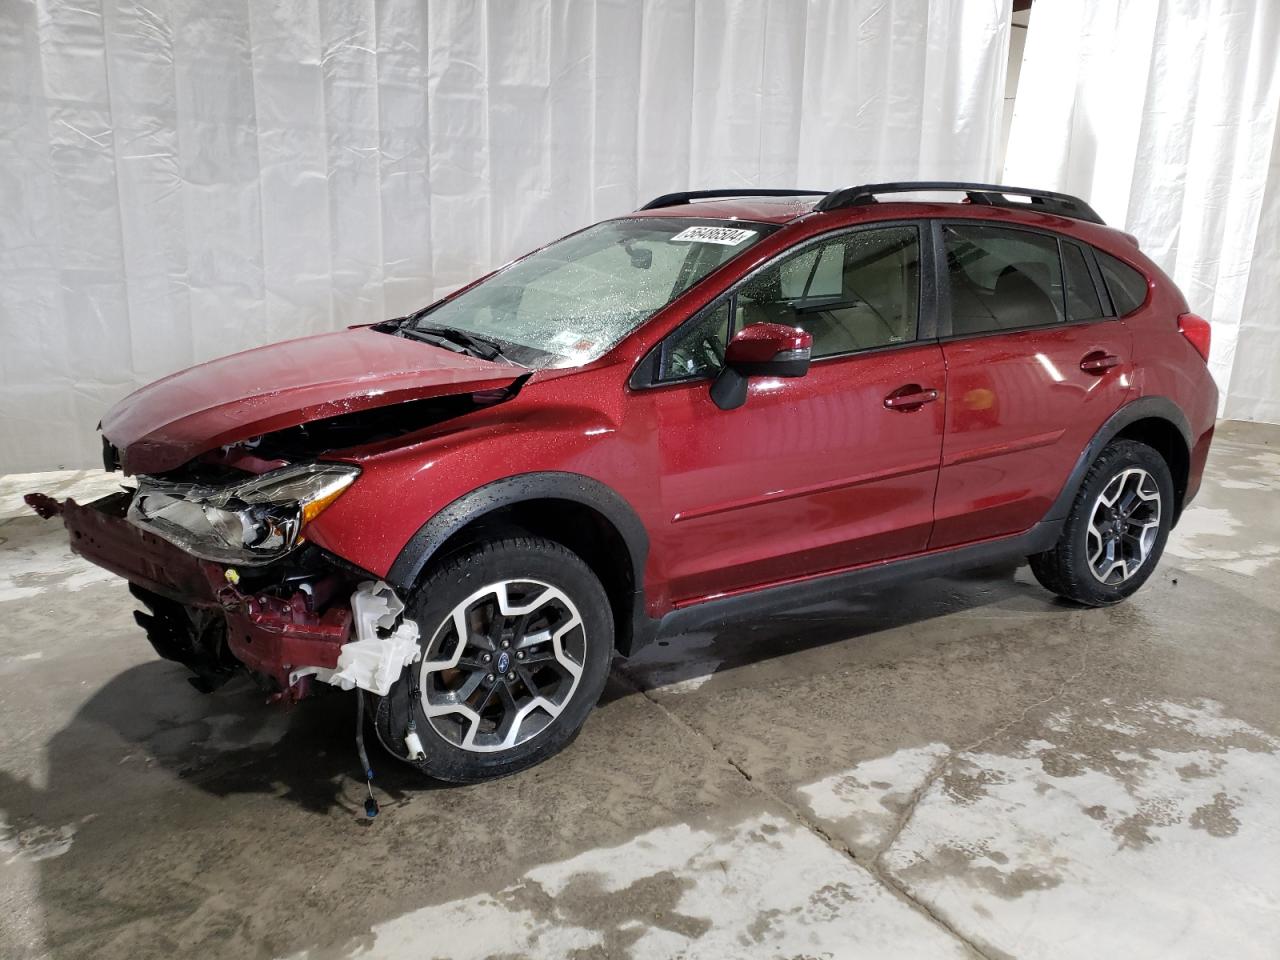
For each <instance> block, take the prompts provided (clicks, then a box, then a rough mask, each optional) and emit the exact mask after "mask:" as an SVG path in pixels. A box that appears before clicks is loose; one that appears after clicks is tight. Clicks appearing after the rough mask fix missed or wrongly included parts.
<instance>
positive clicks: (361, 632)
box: [26, 490, 420, 701]
mask: <svg viewBox="0 0 1280 960" xmlns="http://www.w3.org/2000/svg"><path fill="white" fill-rule="evenodd" d="M133 497H134V494H133V492H132V491H128V490H126V491H122V492H120V493H115V494H111V495H109V496H106V497H103V498H102V499H100V500H96V501H94V502H93V503H90V504H86V505H81V504H78V503H76V502H75V501H74V500H70V499H68V500H63V501H57V500H54V499H53V498H51V497H48V496H45V495H44V494H29V495H28V496H27V497H26V501H27V503H28V504H29V505H30V506H31V507H32V508H33V509H34V510H35V511H36V512H37V513H38V514H39V515H40V516H42V517H45V518H49V517H54V516H60V517H61V518H62V522H63V524H64V525H65V526H66V528H67V531H68V533H69V534H70V542H71V549H72V551H73V552H75V553H77V554H79V555H80V556H81V557H83V558H84V559H86V560H88V561H89V562H90V563H94V564H96V565H98V566H100V567H102V568H104V569H106V570H110V571H111V572H112V573H115V574H117V575H118V576H120V577H123V578H124V579H126V580H128V581H129V585H130V590H131V591H132V593H133V594H134V596H135V597H137V598H138V599H139V600H140V601H141V602H142V603H143V604H145V605H146V606H147V608H148V610H149V611H150V612H149V613H142V612H137V613H135V618H136V619H137V621H138V624H139V625H140V626H141V627H142V628H143V629H144V630H145V631H146V633H147V638H148V639H149V640H150V641H151V645H152V646H153V647H154V648H155V650H156V652H157V653H158V654H159V655H160V656H161V657H164V658H165V659H167V660H174V661H176V662H178V663H181V664H183V665H185V666H186V667H188V668H189V669H190V670H191V671H192V672H193V673H194V674H195V676H193V677H191V678H190V679H191V683H192V685H193V686H195V687H196V689H198V690H201V691H204V692H209V691H211V690H214V689H216V688H217V687H219V686H221V685H222V684H223V683H225V682H226V681H227V680H228V679H230V677H231V676H233V675H234V674H235V672H236V671H237V670H239V669H241V668H242V667H243V668H244V669H247V670H248V671H249V672H250V673H251V674H253V675H254V676H255V677H256V678H258V679H259V681H261V682H263V683H264V685H265V686H267V687H268V688H269V689H270V690H271V691H272V699H273V700H288V701H297V700H301V699H302V698H304V697H306V696H307V695H309V694H310V693H311V692H312V683H313V678H315V679H319V680H323V681H326V682H329V683H331V684H333V685H335V686H339V687H342V688H343V689H347V690H350V689H352V688H353V687H360V688H362V689H366V690H369V691H370V692H373V693H377V694H379V695H384V696H385V695H386V693H387V691H388V690H390V687H391V684H392V683H393V682H394V681H395V680H396V678H398V677H399V676H400V673H401V671H402V670H403V669H404V667H405V666H407V665H408V664H410V663H412V662H413V661H414V660H417V659H418V658H419V656H420V652H419V647H418V628H417V625H416V624H415V623H414V622H413V621H412V620H406V619H405V618H404V604H403V603H402V602H401V601H400V599H399V597H397V596H396V594H395V592H394V591H393V590H392V589H391V587H389V586H387V584H385V583H382V582H381V581H366V582H360V583H358V584H357V583H356V582H355V578H354V577H352V576H351V575H350V574H349V573H347V572H346V571H340V570H339V569H338V568H337V567H336V566H334V565H331V564H325V563H323V562H322V561H315V560H314V558H313V560H312V562H311V563H309V564H307V565H306V566H305V567H300V566H297V565H294V566H292V567H291V566H288V565H287V564H285V563H281V564H278V565H274V566H272V567H267V568H256V569H254V570H253V571H252V572H251V573H250V572H249V571H246V572H245V574H244V579H243V580H242V579H241V575H240V574H239V573H238V572H237V571H235V570H234V569H233V568H231V567H229V566H226V565H223V564H220V563H215V562H212V561H209V560H200V559H197V558H196V557H193V556H192V555H191V554H189V553H186V552H185V551H183V550H182V549H180V548H179V547H177V546H175V545H174V544H172V543H170V542H168V541H167V540H163V539H161V538H160V537H158V536H156V535H154V534H152V533H149V532H147V531H146V530H143V529H140V528H139V527H138V526H137V525H135V524H133V523H131V522H130V521H129V520H128V519H127V516H128V511H129V506H130V503H131V501H132V500H133Z"/></svg>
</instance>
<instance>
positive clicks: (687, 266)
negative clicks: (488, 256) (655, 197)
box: [410, 217, 776, 367]
mask: <svg viewBox="0 0 1280 960" xmlns="http://www.w3.org/2000/svg"><path fill="white" fill-rule="evenodd" d="M774 229H776V228H774V227H772V226H769V225H766V224H761V223H744V222H741V221H736V220H735V221H730V220H696V219H692V218H675V217H652V218H648V217H645V218H638V219H634V220H610V221H607V222H605V223H599V224H596V225H595V226H594V227H588V228H587V229H586V230H583V231H581V232H580V233H575V234H573V235H572V236H569V237H565V238H564V239H563V240H559V241H557V242H556V243H553V244H551V245H550V246H548V247H546V248H544V249H542V250H539V251H537V252H536V253H532V254H530V255H529V256H527V257H525V258H524V259H523V260H519V261H517V262H516V263H513V264H512V265H511V266H509V267H507V268H506V269H504V270H501V271H499V272H498V273H496V274H494V275H493V276H491V277H490V278H489V279H487V280H485V281H483V282H482V283H480V284H477V285H476V286H474V287H472V288H471V289H470V290H467V291H466V292H465V293H461V294H459V295H457V296H456V297H454V298H453V299H451V300H446V301H445V302H443V303H441V304H439V305H438V306H436V307H433V308H432V309H430V310H428V311H427V312H426V313H424V314H421V315H419V316H417V317H415V318H413V320H412V321H411V323H410V326H411V327H412V328H413V329H415V330H432V329H436V330H439V329H442V328H452V329H455V330H462V331H465V332H467V333H471V334H477V335H480V336H483V337H489V338H492V339H493V340H495V341H497V342H498V343H499V344H500V345H501V346H502V353H503V356H505V357H507V358H509V359H511V360H514V361H515V362H517V363H520V364H522V365H524V366H528V367H575V366H580V365H581V364H584V363H589V362H590V361H592V360H595V359H596V358H597V357H600V356H601V355H603V354H604V353H605V352H606V351H607V350H608V349H609V348H610V347H612V346H613V345H614V344H616V343H617V342H618V341H619V340H621V339H622V338H623V337H625V336H626V335H627V334H628V333H630V332H631V331H632V330H634V329H636V327H638V326H640V324H642V323H644V322H645V321H646V320H648V319H649V318H650V317H651V316H653V315H654V314H655V313H657V312H658V311H659V310H661V309H662V308H663V307H665V306H666V305H667V304H668V303H670V302H671V301H672V300H674V299H675V298H676V296H678V295H679V294H680V293H683V292H684V291H685V290H687V289H688V288H689V287H691V286H693V284H695V283H697V282H698V281H699V280H701V279H702V278H703V277H705V276H706V275H707V274H708V273H710V272H711V271H712V270H714V269H715V268H716V267H719V266H720V265H722V264H724V263H726V262H727V261H729V260H731V259H732V258H734V257H735V256H737V255H738V254H740V253H742V251H744V250H746V249H747V248H748V247H750V246H751V245H752V244H754V243H756V242H757V241H759V240H760V239H761V238H763V237H764V236H765V234H767V233H769V232H770V231H772V230H774Z"/></svg>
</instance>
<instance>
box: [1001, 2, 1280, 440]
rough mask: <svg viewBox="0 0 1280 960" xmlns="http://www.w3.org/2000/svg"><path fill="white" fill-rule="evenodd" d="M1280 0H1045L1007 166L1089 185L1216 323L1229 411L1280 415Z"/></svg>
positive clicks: (1018, 179) (1213, 357)
mask: <svg viewBox="0 0 1280 960" xmlns="http://www.w3.org/2000/svg"><path fill="white" fill-rule="evenodd" d="M1278 113H1280V4H1278V3H1276V2H1275V0H1120V2H1118V3H1106V4H1102V3H1078V2H1076V0H1040V2H1039V3H1037V4H1036V5H1035V7H1034V9H1033V11H1032V14H1031V21H1030V29H1029V33H1028V36H1027V47H1026V52H1025V58H1024V61H1023V67H1022V73H1021V76H1020V78H1019V83H1018V95H1017V101H1016V105H1015V107H1014V114H1013V126H1012V130H1011V132H1010V138H1009V155H1008V159H1007V162H1006V166H1005V179H1006V181H1007V182H1009V183H1019V184H1021V183H1024V182H1025V183H1029V184H1034V185H1043V186H1045V187H1056V188H1058V189H1061V190H1065V191H1067V192H1069V193H1076V194H1080V195H1082V196H1084V197H1086V198H1088V199H1090V200H1091V201H1092V203H1093V205H1094V207H1095V208H1096V209H1097V210H1098V212H1099V213H1100V214H1102V216H1103V218H1104V219H1105V220H1106V221H1107V222H1108V223H1110V224H1112V225H1113V226H1120V227H1122V228H1123V229H1125V230H1127V231H1128V232H1130V233H1132V234H1134V235H1135V236H1136V237H1138V239H1139V241H1140V242H1141V244H1142V248H1143V250H1144V251H1145V252H1146V253H1147V254H1148V255H1149V256H1150V257H1151V258H1152V259H1153V260H1155V261H1156V262H1157V263H1158V264H1160V266H1161V268H1162V269H1164V270H1165V271H1166V272H1167V273H1169V274H1170V275H1171V276H1172V277H1173V279H1174V280H1175V281H1176V282H1177V284H1178V286H1179V287H1180V288H1181V289H1182V292H1183V293H1184V294H1185V295H1186V297H1187V301H1188V302H1189V303H1190V305H1191V309H1192V310H1193V311H1194V312H1196V313H1198V314H1201V315H1202V316H1204V317H1206V318H1208V319H1209V320H1210V321H1211V323H1212V325H1213V346H1212V352H1211V354H1210V369H1211V370H1212V372H1213V375H1214V379H1215V380H1216V381H1217V383H1218V387H1219V389H1220V390H1221V393H1222V397H1221V407H1222V411H1221V412H1222V413H1223V414H1224V415H1225V416H1227V417H1231V418H1239V419H1252V420H1267V421H1271V422H1275V423H1280V309H1278V307H1280V124H1277V114H1278Z"/></svg>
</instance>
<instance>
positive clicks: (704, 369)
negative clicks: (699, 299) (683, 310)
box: [658, 300, 729, 383]
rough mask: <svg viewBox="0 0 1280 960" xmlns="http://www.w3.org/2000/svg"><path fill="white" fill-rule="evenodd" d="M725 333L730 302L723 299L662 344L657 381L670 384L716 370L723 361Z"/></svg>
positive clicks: (726, 331)
mask: <svg viewBox="0 0 1280 960" xmlns="http://www.w3.org/2000/svg"><path fill="white" fill-rule="evenodd" d="M728 333H729V301H728V300H722V301H720V303H718V304H716V305H715V306H713V307H710V308H709V309H707V310H704V311H703V312H702V313H701V314H699V315H698V316H697V317H695V318H694V320H693V321H692V322H690V323H687V324H685V325H684V326H683V327H681V328H680V329H679V330H677V331H676V332H675V333H674V334H672V335H671V336H670V337H668V338H667V340H666V343H664V344H663V346H662V362H661V364H660V365H659V367H658V380H659V381H661V382H663V383H671V382H675V381H678V380H692V379H695V378H699V377H710V376H713V375H714V374H716V373H718V372H719V370H720V367H721V366H722V365H723V364H724V346H725V339H726V337H727V336H728Z"/></svg>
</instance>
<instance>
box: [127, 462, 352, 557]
mask: <svg viewBox="0 0 1280 960" xmlns="http://www.w3.org/2000/svg"><path fill="white" fill-rule="evenodd" d="M359 475H360V468H359V467H353V466H349V465H347V464H339V463H313V464H306V465H302V466H295V467H283V468H281V469H279V470H273V471H271V472H270V473H264V474H263V475H262V476H260V477H254V478H252V479H250V480H243V481H240V482H239V483H234V484H231V485H229V486H225V487H209V486H202V485H198V484H189V483H188V484H182V483H169V482H166V481H162V480H154V479H151V478H147V477H144V478H141V480H140V482H139V484H138V492H137V494H135V495H134V498H133V503H131V504H130V505H129V520H130V521H131V522H132V523H134V524H135V525H137V526H139V527H142V528H143V529H144V530H147V531H149V532H151V533H154V534H156V535H157V536H159V537H163V538H164V539H166V540H168V541H169V542H170V543H173V544H176V545H177V546H179V547H181V548H182V549H183V550H186V551H187V552H188V553H190V554H192V555H194V556H197V557H200V558H202V559H205V560H214V561H217V562H218V563H238V564H244V565H254V564H263V563H270V562H272V561H273V560H277V559H279V558H280V557H282V556H284V555H285V554H286V553H288V552H289V551H290V550H292V549H293V548H294V547H295V546H297V545H298V542H299V539H300V538H301V535H302V531H303V529H304V528H305V527H306V526H307V524H309V523H310V522H311V521H312V520H314V519H315V518H316V517H318V516H319V515H320V514H321V513H323V512H324V511H325V510H326V509H327V508H328V507H329V505H330V504H332V503H333V501H335V500H337V499H338V497H340V496H341V495H342V492H343V491H344V490H346V489H347V487H349V486H351V484H352V483H354V482H355V479H356V477H358V476H359Z"/></svg>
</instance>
